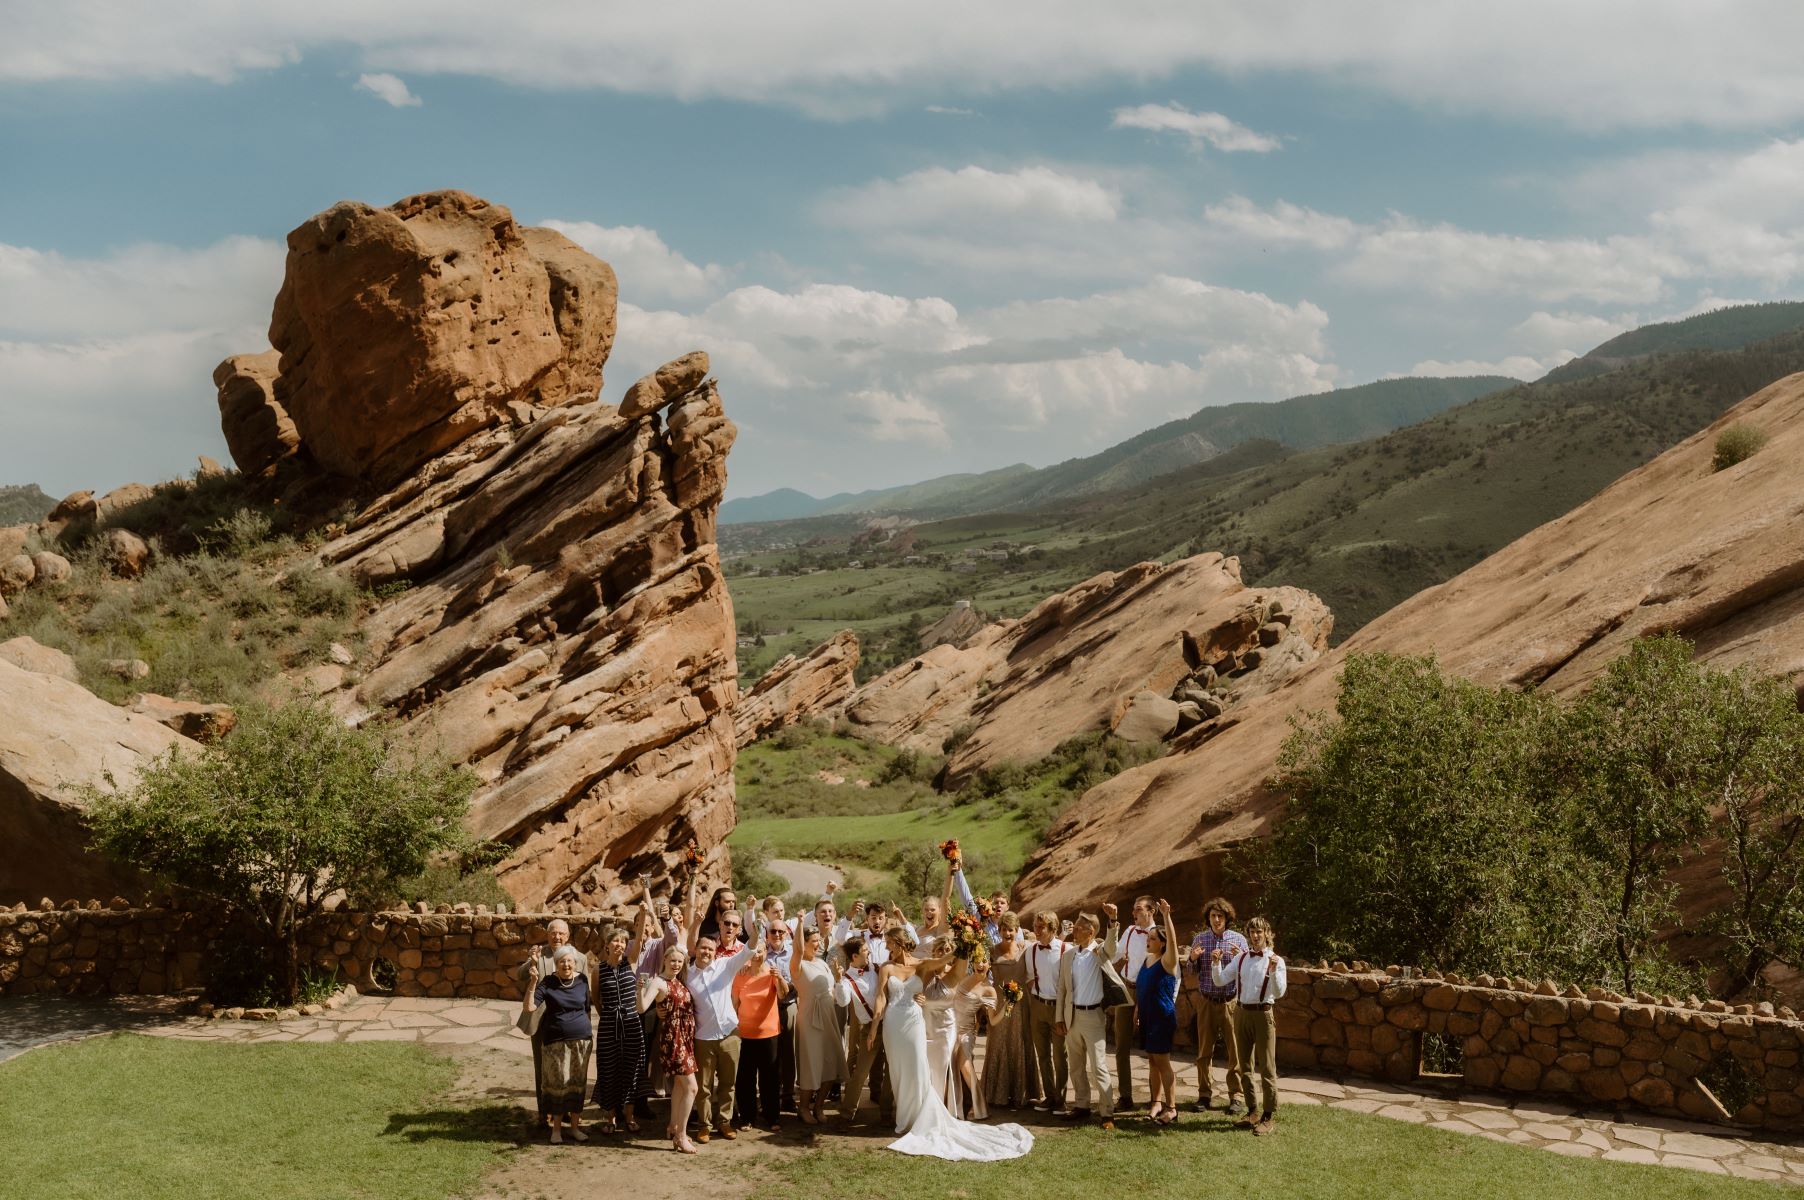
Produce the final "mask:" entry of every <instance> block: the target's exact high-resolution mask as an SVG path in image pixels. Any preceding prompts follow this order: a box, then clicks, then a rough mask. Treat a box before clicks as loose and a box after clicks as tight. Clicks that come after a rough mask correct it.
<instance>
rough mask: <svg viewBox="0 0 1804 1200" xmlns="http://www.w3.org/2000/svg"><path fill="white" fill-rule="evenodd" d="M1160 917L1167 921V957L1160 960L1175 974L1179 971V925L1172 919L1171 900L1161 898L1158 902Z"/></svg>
mask: <svg viewBox="0 0 1804 1200" xmlns="http://www.w3.org/2000/svg"><path fill="white" fill-rule="evenodd" d="M1158 909H1159V919H1160V920H1161V921H1163V922H1165V957H1164V958H1162V959H1161V960H1160V961H1161V962H1162V963H1164V965H1165V969H1166V970H1167V971H1168V972H1170V973H1171V974H1173V975H1176V974H1177V973H1178V927H1177V926H1176V925H1174V924H1173V923H1172V920H1171V901H1169V900H1161V901H1159V904H1158Z"/></svg>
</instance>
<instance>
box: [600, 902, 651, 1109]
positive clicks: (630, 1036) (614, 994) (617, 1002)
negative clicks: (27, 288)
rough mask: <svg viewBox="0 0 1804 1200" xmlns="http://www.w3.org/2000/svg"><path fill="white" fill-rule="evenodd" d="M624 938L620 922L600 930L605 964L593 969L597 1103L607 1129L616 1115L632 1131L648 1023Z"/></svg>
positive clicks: (602, 958)
mask: <svg viewBox="0 0 1804 1200" xmlns="http://www.w3.org/2000/svg"><path fill="white" fill-rule="evenodd" d="M626 943H627V931H626V929H625V928H624V927H622V926H619V925H609V926H608V927H607V928H605V929H603V930H602V931H601V946H602V951H601V963H600V965H599V966H597V967H596V970H595V1011H596V1026H595V1104H596V1107H598V1108H600V1109H601V1111H602V1118H601V1131H602V1132H603V1133H613V1132H614V1121H615V1118H616V1117H618V1118H619V1119H620V1121H621V1123H622V1124H624V1125H625V1126H626V1127H627V1129H628V1130H629V1131H630V1132H632V1133H638V1132H639V1121H638V1118H637V1117H635V1116H634V1115H633V1095H634V1093H635V1092H636V1091H637V1090H638V1085H639V1080H640V1079H641V1077H643V1075H644V1074H645V1028H644V1026H643V1025H642V1024H641V1023H640V1021H639V982H638V979H637V978H636V977H635V976H634V975H633V968H632V964H630V963H628V962H627V960H626Z"/></svg>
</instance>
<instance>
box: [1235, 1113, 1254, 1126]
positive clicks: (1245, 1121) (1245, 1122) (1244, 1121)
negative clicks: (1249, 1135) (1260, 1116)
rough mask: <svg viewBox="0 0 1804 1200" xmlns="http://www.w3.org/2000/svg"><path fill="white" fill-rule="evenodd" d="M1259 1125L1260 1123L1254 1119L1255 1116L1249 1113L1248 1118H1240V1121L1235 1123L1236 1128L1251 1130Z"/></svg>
mask: <svg viewBox="0 0 1804 1200" xmlns="http://www.w3.org/2000/svg"><path fill="white" fill-rule="evenodd" d="M1257 1124H1259V1122H1258V1121H1257V1120H1255V1119H1254V1117H1253V1114H1252V1113H1248V1114H1247V1115H1246V1116H1244V1117H1242V1118H1240V1120H1238V1121H1236V1122H1234V1128H1236V1129H1251V1128H1252V1127H1253V1126H1255V1125H1257Z"/></svg>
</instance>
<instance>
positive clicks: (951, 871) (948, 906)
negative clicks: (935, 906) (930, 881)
mask: <svg viewBox="0 0 1804 1200" xmlns="http://www.w3.org/2000/svg"><path fill="white" fill-rule="evenodd" d="M958 873H959V872H958V864H957V863H954V862H952V861H951V860H950V859H948V860H947V862H946V887H945V890H944V891H942V892H941V893H940V913H941V918H942V919H946V918H949V917H951V916H952V878H953V876H955V875H957V874H958Z"/></svg>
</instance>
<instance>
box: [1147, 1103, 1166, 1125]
mask: <svg viewBox="0 0 1804 1200" xmlns="http://www.w3.org/2000/svg"><path fill="white" fill-rule="evenodd" d="M1164 1115H1165V1105H1164V1104H1163V1103H1161V1102H1160V1101H1158V1100H1155V1101H1153V1109H1152V1111H1151V1112H1149V1113H1147V1114H1146V1119H1147V1120H1149V1121H1151V1122H1152V1123H1153V1124H1155V1125H1161V1124H1164V1122H1162V1121H1161V1120H1160V1119H1159V1118H1160V1117H1163V1116H1164Z"/></svg>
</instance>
